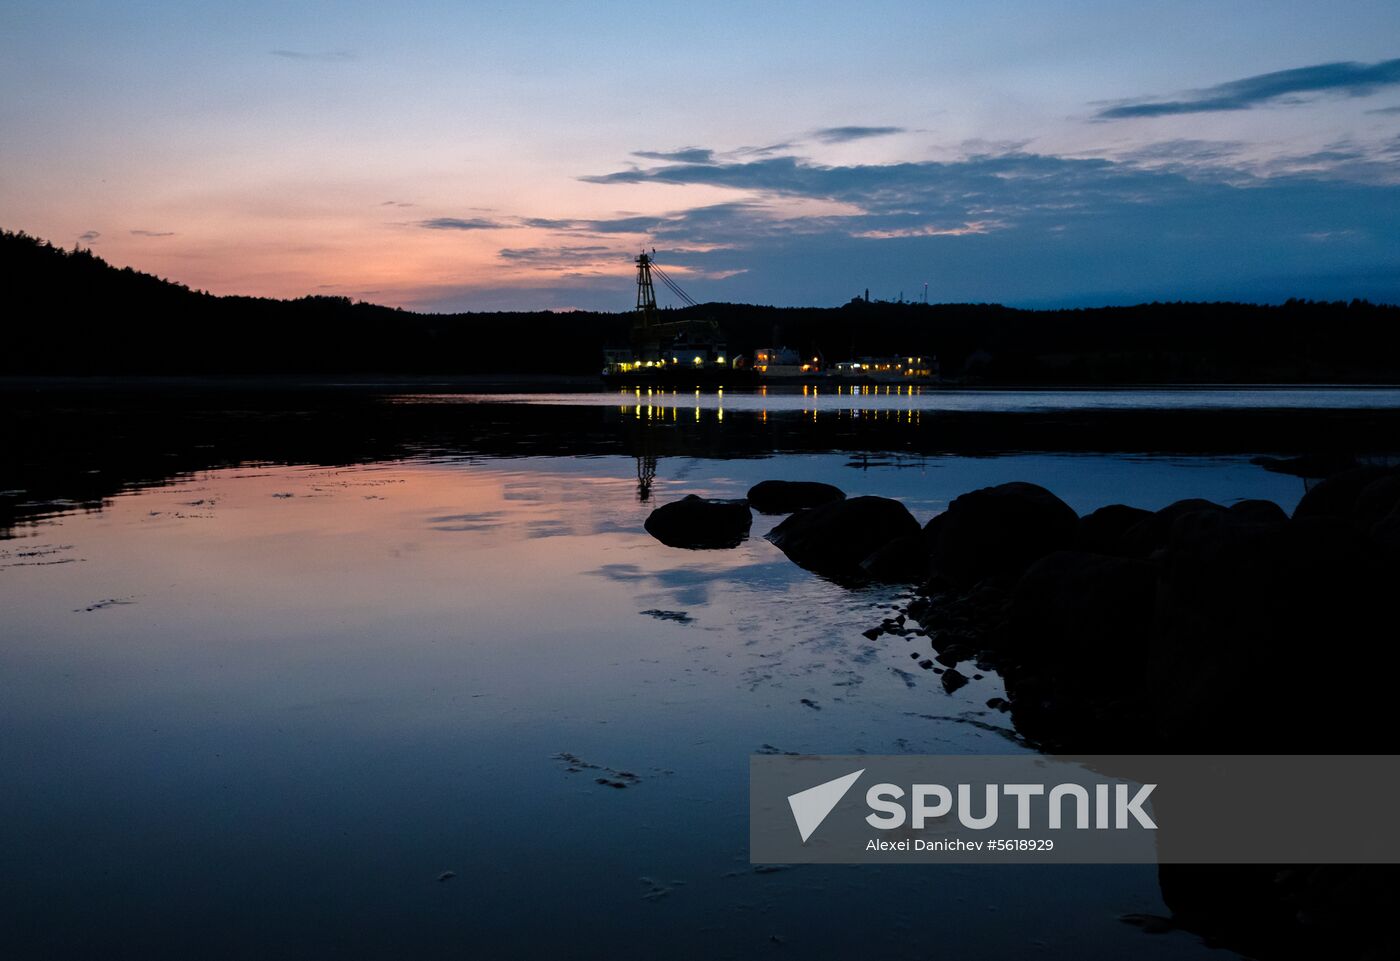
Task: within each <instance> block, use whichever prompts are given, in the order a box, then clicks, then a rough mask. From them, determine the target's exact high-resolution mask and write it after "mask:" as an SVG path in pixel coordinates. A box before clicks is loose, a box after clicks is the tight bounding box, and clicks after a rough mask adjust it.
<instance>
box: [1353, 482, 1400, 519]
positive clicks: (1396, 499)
mask: <svg viewBox="0 0 1400 961" xmlns="http://www.w3.org/2000/svg"><path fill="white" fill-rule="evenodd" d="M1396 509H1400V472H1397V473H1392V474H1390V475H1388V476H1386V477H1378V478H1377V479H1375V480H1373V481H1371V483H1369V484H1367V485H1366V486H1365V487H1363V488H1361V493H1359V494H1357V495H1356V503H1355V504H1353V505H1352V517H1353V518H1355V520H1356V523H1357V524H1358V525H1360V526H1361V527H1363V528H1370V527H1371V526H1372V525H1374V524H1376V523H1377V522H1379V521H1380V520H1381V519H1383V518H1385V517H1387V516H1388V515H1390V514H1391V513H1393V512H1394V511H1395V510H1396Z"/></svg>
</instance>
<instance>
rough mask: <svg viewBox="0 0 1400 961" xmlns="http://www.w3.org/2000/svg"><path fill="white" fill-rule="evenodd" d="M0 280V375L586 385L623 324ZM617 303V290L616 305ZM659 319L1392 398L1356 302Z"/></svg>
mask: <svg viewBox="0 0 1400 961" xmlns="http://www.w3.org/2000/svg"><path fill="white" fill-rule="evenodd" d="M0 265H3V269H4V273H5V276H6V277H8V278H10V283H9V291H8V295H9V300H10V304H11V308H10V310H9V311H8V313H9V316H10V318H11V320H10V322H9V324H8V325H7V327H8V329H7V332H6V333H7V337H6V341H7V346H8V348H9V349H8V350H6V351H4V352H3V354H0V373H3V374H30V375H44V374H63V375H91V374H111V375H128V374H150V375H172V374H180V375H204V374H210V375H213V374H251V375H265V374H317V373H335V374H354V373H361V374H401V375H415V374H433V375H482V374H488V375H527V374H528V375H536V376H538V375H556V376H590V375H596V374H597V373H598V372H599V370H600V368H601V365H602V356H603V349H604V347H605V346H607V345H609V344H615V343H618V342H621V341H623V340H625V339H626V336H627V331H628V329H629V325H630V322H631V317H630V311H619V312H617V313H601V312H589V311H574V312H552V311H519V312H495V313H458V314H429V313H415V312H412V311H407V310H401V309H396V308H391V307H384V306H379V305H375V304H369V303H362V302H352V301H351V300H350V299H348V298H345V297H319V296H310V297H302V298H298V299H295V300H277V299H272V298H264V297H244V296H215V295H213V294H210V293H207V292H203V291H198V290H192V289H190V288H188V287H186V286H183V285H181V284H178V283H174V282H171V281H168V280H163V279H161V278H158V277H154V276H152V275H150V274H145V273H141V272H139V271H136V270H132V269H131V268H129V267H128V268H120V269H119V268H116V267H113V266H111V265H110V264H108V263H107V262H106V261H104V260H103V259H102V258H101V257H99V256H97V255H96V254H94V253H93V252H92V251H91V250H90V249H81V248H78V247H76V246H75V247H74V248H73V249H71V250H70V249H64V248H61V247H57V246H54V245H53V244H51V243H49V242H47V241H43V240H39V239H37V238H35V237H32V236H29V235H28V234H25V233H23V232H11V231H0ZM855 283H856V281H855V280H854V279H853V285H854V284H855ZM628 293H629V286H628V281H627V279H626V278H625V277H623V276H619V278H618V300H619V305H622V304H623V303H625V302H626V298H627V296H628ZM664 313H665V314H667V315H668V317H672V318H674V319H676V320H684V319H687V318H691V317H696V318H698V317H706V318H713V319H714V320H716V321H718V323H719V324H720V326H721V328H722V329H723V332H724V334H725V335H726V337H727V339H728V343H729V345H730V350H731V352H733V354H734V355H735V356H740V355H747V356H752V354H753V351H754V350H755V348H757V347H760V346H763V345H766V344H768V343H769V342H770V341H771V339H772V335H773V331H774V329H775V328H779V329H780V330H781V336H782V338H783V340H784V341H785V342H787V343H789V344H791V345H792V346H793V347H796V348H798V349H800V350H803V351H804V352H806V351H819V352H821V354H822V355H823V356H825V357H826V358H827V359H828V360H836V359H840V358H843V357H848V356H849V357H856V356H861V355H889V354H895V353H905V352H908V351H911V350H913V351H919V352H923V353H925V354H930V355H936V356H937V357H938V358H939V360H940V362H941V367H942V370H943V373H944V375H945V376H947V377H950V378H951V379H953V380H956V381H959V382H964V383H969V384H984V385H989V386H997V385H1016V384H1028V385H1029V384H1043V385H1077V384H1084V385H1093V384H1099V385H1104V384H1147V383H1156V384H1164V383H1177V384H1204V383H1216V384H1218V383H1237V384H1245V383H1253V384H1259V383H1352V384H1355V383H1386V384H1390V383H1400V307H1396V306H1393V305H1377V304H1372V303H1369V302H1366V301H1361V300H1353V301H1350V302H1312V301H1301V300H1290V301H1288V302H1286V303H1284V304H1282V305H1277V306H1266V305H1257V304H1240V303H1185V302H1177V303H1151V304H1139V305H1136V306H1125V307H1105V308H1096V309H1062V310H1020V309H1015V308H1010V307H1003V306H999V305H995V304H922V303H888V302H878V301H876V302H871V301H869V300H867V299H865V298H855V299H853V300H852V301H851V302H850V303H848V304H845V305H844V306H840V307H766V306H757V305H750V304H726V303H709V304H701V305H699V306H697V307H687V308H685V309H683V310H675V311H665V312H664Z"/></svg>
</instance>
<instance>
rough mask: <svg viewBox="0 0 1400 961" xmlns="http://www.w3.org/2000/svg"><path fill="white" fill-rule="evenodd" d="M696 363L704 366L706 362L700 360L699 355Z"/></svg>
mask: <svg viewBox="0 0 1400 961" xmlns="http://www.w3.org/2000/svg"><path fill="white" fill-rule="evenodd" d="M695 362H696V363H697V364H703V363H704V361H702V360H701V359H700V357H699V355H697V356H696V358H695Z"/></svg>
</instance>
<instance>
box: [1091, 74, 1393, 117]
mask: <svg viewBox="0 0 1400 961" xmlns="http://www.w3.org/2000/svg"><path fill="white" fill-rule="evenodd" d="M1396 84H1400V59H1396V60H1383V61H1381V62H1380V63H1354V62H1343V63H1319V64H1314V65H1313V66H1310V67H1296V68H1294V69H1292V70H1279V71H1275V72H1274V73H1261V74H1257V75H1255V76H1252V77H1245V78H1243V79H1240V80H1232V81H1230V82H1229V83H1222V84H1217V85H1216V86H1214V87H1207V88H1205V89H1204V90H1194V91H1191V92H1189V93H1187V94H1185V95H1182V96H1180V97H1178V98H1176V99H1171V100H1163V99H1160V98H1140V99H1134V100H1124V101H1119V102H1117V103H1114V104H1112V105H1111V106H1107V107H1104V108H1103V109H1102V110H1100V111H1099V112H1098V113H1097V114H1095V116H1096V118H1097V119H1099V120H1122V119H1126V118H1131V117H1165V116H1171V115H1174V114H1185V113H1214V112H1218V111H1224V110H1248V109H1250V108H1252V107H1258V106H1262V105H1264V104H1269V103H1297V102H1301V98H1303V97H1305V96H1306V95H1309V94H1334V95H1339V96H1347V97H1364V96H1367V95H1368V94H1372V93H1375V92H1376V91H1377V90H1380V89H1382V88H1384V87H1389V86H1394V85H1396Z"/></svg>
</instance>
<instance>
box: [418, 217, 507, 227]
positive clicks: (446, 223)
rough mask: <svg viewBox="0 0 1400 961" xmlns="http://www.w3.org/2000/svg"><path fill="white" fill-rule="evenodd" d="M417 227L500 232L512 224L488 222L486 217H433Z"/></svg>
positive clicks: (419, 223)
mask: <svg viewBox="0 0 1400 961" xmlns="http://www.w3.org/2000/svg"><path fill="white" fill-rule="evenodd" d="M415 226H417V227H425V228H427V229H428V230H499V229H500V228H502V227H509V226H510V224H507V223H503V222H502V221H499V220H488V219H487V218H485V217H433V218H431V219H429V220H420V221H418V222H417V223H416V224H415Z"/></svg>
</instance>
